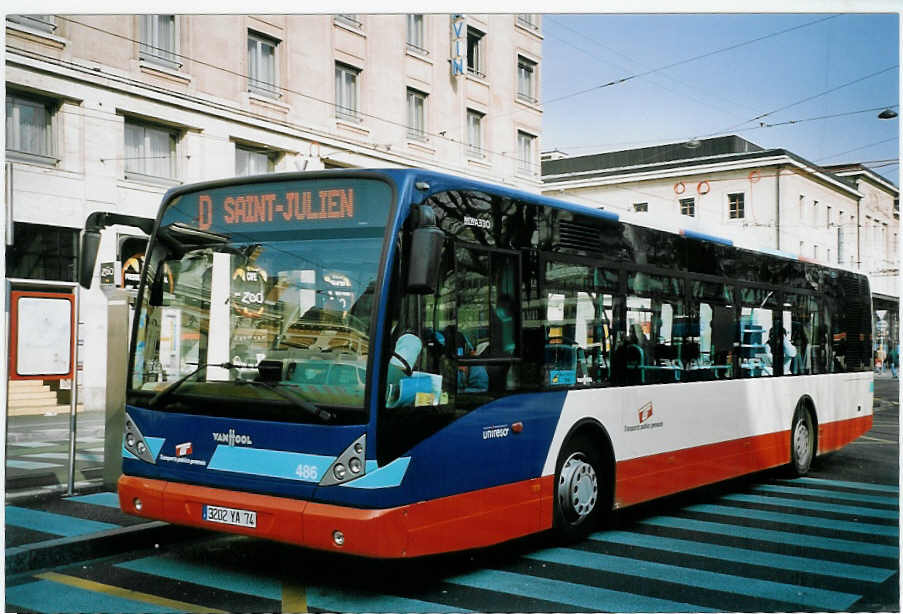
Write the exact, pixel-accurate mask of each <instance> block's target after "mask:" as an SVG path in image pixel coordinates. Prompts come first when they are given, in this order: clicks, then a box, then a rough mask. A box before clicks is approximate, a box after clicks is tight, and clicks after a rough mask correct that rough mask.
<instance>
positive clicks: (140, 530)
mask: <svg viewBox="0 0 903 614" xmlns="http://www.w3.org/2000/svg"><path fill="white" fill-rule="evenodd" d="M203 533H204V531H203V530H200V529H197V528H194V527H183V526H178V525H172V524H169V523H166V522H162V521H154V522H149V523H146V524H141V525H135V526H131V527H122V528H119V529H111V530H108V531H99V532H97V533H89V534H87V535H79V536H77V537H61V538H59V539H51V540H48V541H43V542H38V543H35V544H29V545H25V546H17V547H15V548H8V549H7V550H6V576H7V578H8V577H9V576H12V575H15V574H21V573H28V572H33V571H35V570H38V569H43V568H46V567H57V566H60V565H69V564H71V563H77V562H79V561H86V560H89V559H95V558H100V557H104V556H111V555H115V554H122V553H123V552H128V551H130V550H141V549H144V548H152V547H155V546H159V545H160V544H161V543H170V542H173V541H180V540H186V539H191V538H193V537H198V536H199V535H201V534H203Z"/></svg>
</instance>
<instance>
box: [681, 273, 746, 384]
mask: <svg viewBox="0 0 903 614" xmlns="http://www.w3.org/2000/svg"><path fill="white" fill-rule="evenodd" d="M690 284H691V291H692V292H691V298H692V303H691V305H690V317H689V318H688V328H687V332H688V333H689V335H688V336H686V337H685V338H684V339H683V344H684V352H683V358H684V369H685V371H684V380H687V381H691V380H692V381H698V380H714V379H730V378H731V377H733V373H734V352H735V350H734V342H735V340H736V336H735V335H736V330H737V323H736V310H735V309H734V305H733V302H734V301H733V288H732V287H731V286H727V285H725V284H723V283H720V282H710V281H701V280H692V281H691V282H690Z"/></svg>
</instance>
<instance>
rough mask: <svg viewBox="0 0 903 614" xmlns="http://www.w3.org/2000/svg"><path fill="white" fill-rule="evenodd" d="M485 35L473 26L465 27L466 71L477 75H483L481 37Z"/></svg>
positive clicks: (482, 43)
mask: <svg viewBox="0 0 903 614" xmlns="http://www.w3.org/2000/svg"><path fill="white" fill-rule="evenodd" d="M484 38H485V35H484V34H483V33H482V32H480V31H479V30H477V29H475V28H471V27H470V26H468V27H467V72H469V73H470V74H472V75H476V76H477V77H485V76H486V74H485V73H484V72H483V71H484V70H485V68H484V67H483V58H482V55H483V45H484V44H485V43H484V42H483V39H484Z"/></svg>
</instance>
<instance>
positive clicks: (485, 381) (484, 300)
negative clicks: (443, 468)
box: [449, 245, 520, 411]
mask: <svg viewBox="0 0 903 614" xmlns="http://www.w3.org/2000/svg"><path fill="white" fill-rule="evenodd" d="M519 279H520V256H519V254H518V253H517V252H508V251H500V250H487V249H483V248H478V247H472V246H463V245H458V246H457V247H456V248H455V280H456V286H457V291H456V293H455V299H456V304H457V309H456V311H457V322H456V324H457V326H456V329H455V332H454V336H453V338H451V339H449V343H452V344H453V345H452V346H451V347H452V349H453V355H454V357H455V360H456V363H457V364H456V378H455V384H456V408H457V409H459V410H465V411H466V410H469V409H473V408H475V407H477V406H479V405H482V404H485V403H487V402H489V401H491V400H492V399H495V398H498V397H500V396H502V395H504V394H505V393H506V392H509V391H514V390H517V389H519V388H520V368H519V363H520V300H519V296H520V282H519Z"/></svg>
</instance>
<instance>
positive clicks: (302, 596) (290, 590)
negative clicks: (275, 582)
mask: <svg viewBox="0 0 903 614" xmlns="http://www.w3.org/2000/svg"><path fill="white" fill-rule="evenodd" d="M282 612H283V614H284V613H285V612H307V591H306V590H305V589H304V587H303V586H299V585H297V584H290V583H288V582H283V583H282Z"/></svg>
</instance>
